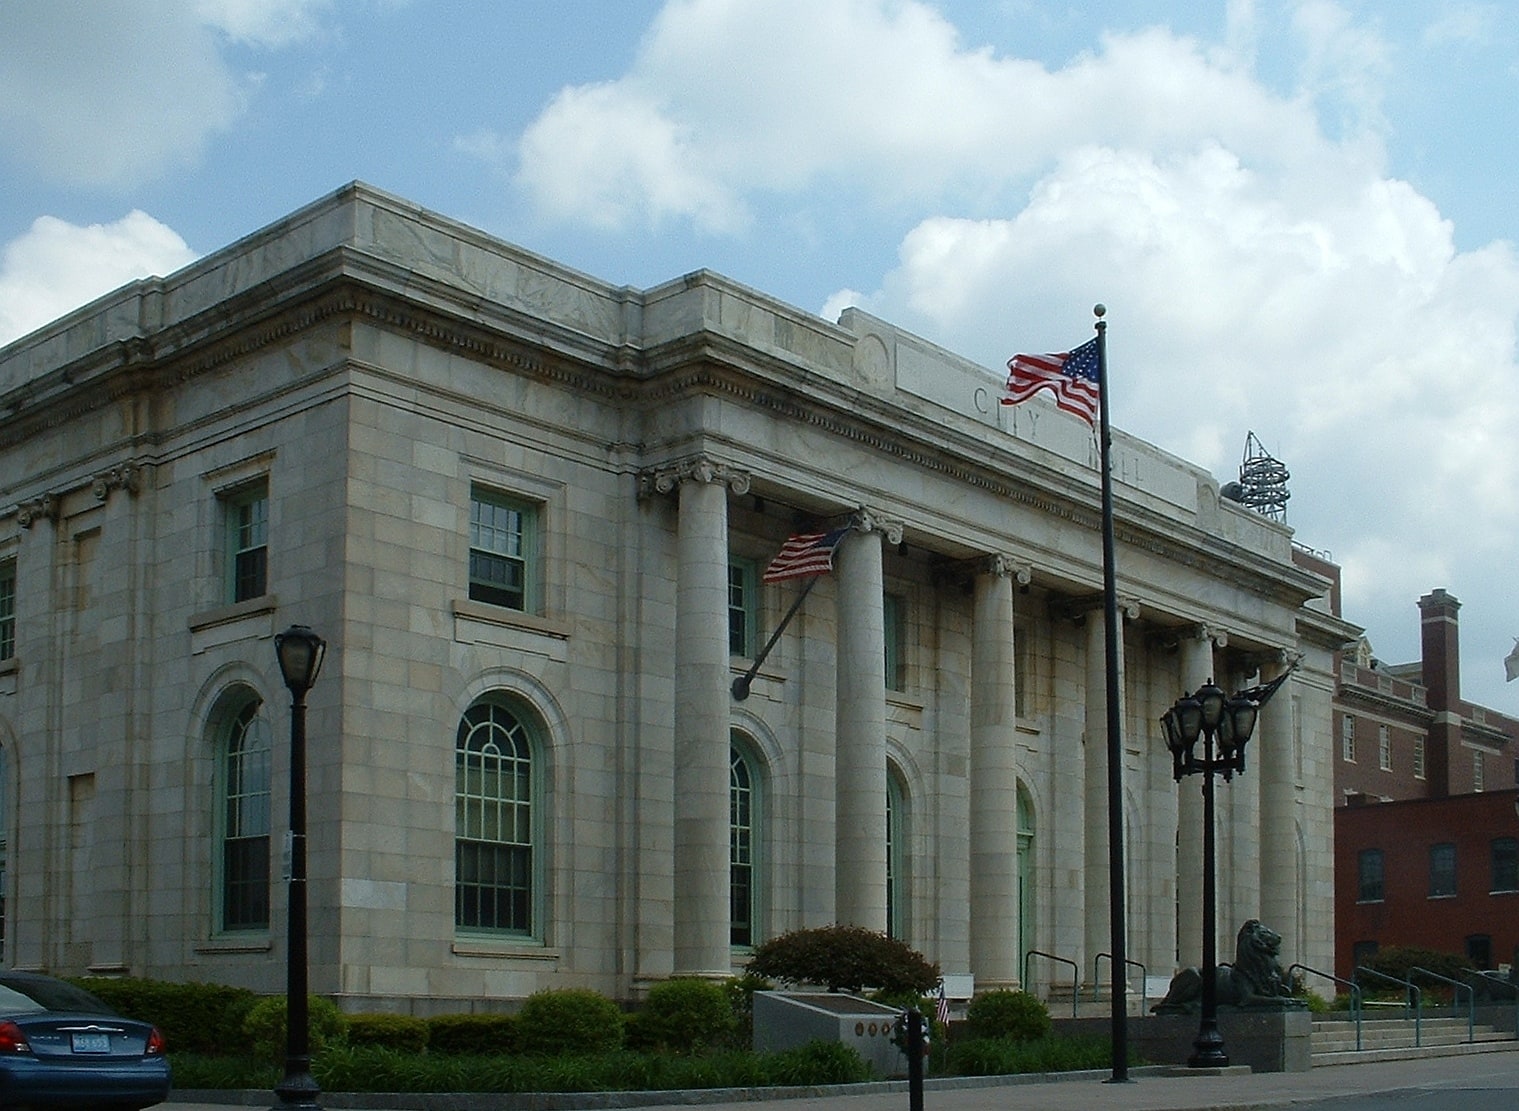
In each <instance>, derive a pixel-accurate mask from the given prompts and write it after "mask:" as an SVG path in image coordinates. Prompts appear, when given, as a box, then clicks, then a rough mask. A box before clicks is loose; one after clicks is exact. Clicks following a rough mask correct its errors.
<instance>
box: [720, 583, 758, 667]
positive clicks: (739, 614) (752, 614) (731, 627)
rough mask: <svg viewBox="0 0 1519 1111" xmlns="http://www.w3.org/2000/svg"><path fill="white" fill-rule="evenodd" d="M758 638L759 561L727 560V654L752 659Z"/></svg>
mask: <svg viewBox="0 0 1519 1111" xmlns="http://www.w3.org/2000/svg"><path fill="white" fill-rule="evenodd" d="M758 641H759V565H758V564H756V563H755V562H754V561H753V560H752V559H734V560H729V562H728V654H729V655H730V656H743V657H744V658H745V659H752V658H753V657H754V653H755V651H756V650H757V644H758Z"/></svg>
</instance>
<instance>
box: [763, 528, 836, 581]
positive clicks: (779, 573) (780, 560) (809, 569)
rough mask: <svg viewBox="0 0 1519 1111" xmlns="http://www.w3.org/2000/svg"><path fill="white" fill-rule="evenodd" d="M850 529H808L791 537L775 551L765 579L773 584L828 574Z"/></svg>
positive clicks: (766, 570)
mask: <svg viewBox="0 0 1519 1111" xmlns="http://www.w3.org/2000/svg"><path fill="white" fill-rule="evenodd" d="M848 532H849V530H848V529H847V528H836V529H833V530H832V531H830V532H804V533H799V534H798V535H796V536H793V537H791V538H790V539H789V540H787V541H786V542H785V543H784V544H782V545H781V550H780V551H778V552H776V553H775V558H774V559H772V560H771V561H770V566H768V567H766V568H765V573H764V575H762V576H761V581H762V582H767V583H773V582H780V581H781V580H782V579H805V578H807V577H809V576H811V575H826V574H827V573H828V572H829V571H832V570H833V553H834V550H835V549H836V548H838V546H839V543H840V542H841V541H842V540H843V539H844V537H845V536H846V535H847V534H848Z"/></svg>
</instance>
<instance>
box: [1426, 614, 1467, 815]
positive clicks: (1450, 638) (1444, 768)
mask: <svg viewBox="0 0 1519 1111" xmlns="http://www.w3.org/2000/svg"><path fill="white" fill-rule="evenodd" d="M1460 609H1461V603H1460V602H1459V601H1457V600H1456V599H1455V598H1453V597H1451V596H1450V595H1449V594H1447V593H1446V592H1445V591H1444V590H1441V589H1436V590H1432V591H1430V592H1429V593H1428V594H1426V595H1424V597H1422V598H1420V599H1419V614H1420V618H1421V621H1420V639H1421V641H1422V645H1423V654H1422V660H1423V667H1424V687H1425V691H1426V693H1427V696H1428V698H1429V708H1430V709H1431V710H1433V711H1434V721H1433V722H1432V723H1431V724H1430V727H1429V745H1428V753H1427V757H1428V759H1427V765H1426V766H1427V768H1428V776H1429V794H1430V797H1431V798H1441V797H1443V796H1445V795H1448V794H1450V761H1451V757H1452V756H1453V755H1454V754H1455V753H1457V752H1459V751H1460V750H1461V640H1460V623H1459V620H1458V618H1457V616H1456V614H1457V611H1459V610H1460Z"/></svg>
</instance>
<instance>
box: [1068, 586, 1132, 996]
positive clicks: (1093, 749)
mask: <svg viewBox="0 0 1519 1111" xmlns="http://www.w3.org/2000/svg"><path fill="white" fill-rule="evenodd" d="M1138 616H1139V607H1138V606H1137V604H1136V603H1134V602H1133V601H1132V600H1128V601H1125V600H1123V599H1120V600H1119V611H1118V621H1119V626H1118V645H1117V647H1118V705H1117V706H1116V707H1115V708H1114V709H1115V712H1116V713H1117V715H1118V720H1119V722H1123V721H1124V653H1123V622H1124V619H1125V618H1129V619H1133V618H1136V617H1138ZM1085 627H1086V728H1085V730H1084V744H1085V746H1086V747H1085V759H1084V761H1083V775H1082V779H1083V784H1084V785H1083V790H1082V799H1083V804H1084V805H1083V811H1084V814H1085V836H1084V838H1083V844H1084V851H1085V855H1086V864H1085V869H1084V870H1085V873H1086V875H1085V880H1084V882H1085V885H1086V891H1085V896H1086V898H1085V916H1084V919H1083V922H1084V928H1083V941H1082V953H1081V961H1082V970H1081V978H1082V979H1083V980H1087V981H1089V982H1090V981H1092V980H1093V979H1094V976H1095V964H1096V959H1097V954H1099V953H1108V954H1111V953H1112V952H1113V910H1112V908H1113V900H1112V868H1110V867H1109V863H1108V862H1109V859H1110V853H1109V849H1110V847H1111V846H1110V841H1109V837H1108V810H1109V806H1110V800H1109V798H1108V660H1107V643H1108V639H1107V617H1106V615H1105V613H1104V612H1103V605H1102V601H1101V599H1098V600H1097V602H1096V604H1095V605H1094V606H1093V607H1092V608H1091V609H1088V610H1087V613H1086V626H1085ZM1119 758H1120V759H1122V753H1120V755H1119ZM1131 871H1132V870H1131ZM1125 893H1126V894H1129V892H1128V890H1127V887H1126V888H1125ZM1129 902H1131V903H1132V902H1133V900H1132V898H1130V899H1129ZM1124 921H1125V923H1127V922H1128V917H1127V914H1126V915H1125V918H1124ZM1125 941H1127V938H1125ZM1102 979H1103V980H1104V981H1108V980H1109V970H1108V969H1107V968H1106V967H1105V968H1104V969H1103V973H1102Z"/></svg>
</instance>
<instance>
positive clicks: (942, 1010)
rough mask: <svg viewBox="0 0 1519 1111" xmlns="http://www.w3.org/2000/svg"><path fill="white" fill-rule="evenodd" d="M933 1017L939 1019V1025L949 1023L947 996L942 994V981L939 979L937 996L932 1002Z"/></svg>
mask: <svg viewBox="0 0 1519 1111" xmlns="http://www.w3.org/2000/svg"><path fill="white" fill-rule="evenodd" d="M934 1018H936V1019H938V1020H939V1025H940V1026H948V1025H949V997H948V996H946V995H945V994H944V981H943V980H940V981H939V998H938V1001H937V1002H935V1003H934Z"/></svg>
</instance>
